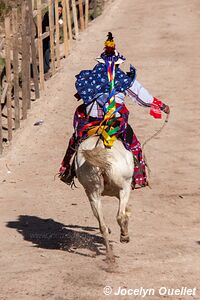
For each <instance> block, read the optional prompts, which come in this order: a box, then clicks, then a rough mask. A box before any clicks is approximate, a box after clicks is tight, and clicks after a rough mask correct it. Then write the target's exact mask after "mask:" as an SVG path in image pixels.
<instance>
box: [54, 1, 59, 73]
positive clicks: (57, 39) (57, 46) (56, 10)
mask: <svg viewBox="0 0 200 300" xmlns="http://www.w3.org/2000/svg"><path fill="white" fill-rule="evenodd" d="M55 14H56V59H57V68H59V67H60V26H59V15H58V0H55Z"/></svg>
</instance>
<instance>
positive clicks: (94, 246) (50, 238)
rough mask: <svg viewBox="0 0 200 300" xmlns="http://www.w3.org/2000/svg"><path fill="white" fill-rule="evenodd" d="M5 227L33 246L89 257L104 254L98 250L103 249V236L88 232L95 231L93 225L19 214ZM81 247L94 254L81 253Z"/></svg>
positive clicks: (96, 229)
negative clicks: (21, 236)
mask: <svg viewBox="0 0 200 300" xmlns="http://www.w3.org/2000/svg"><path fill="white" fill-rule="evenodd" d="M7 227H9V228H14V229H16V230H17V231H18V232H19V233H20V234H22V235H23V237H24V240H26V241H29V242H31V243H33V244H34V246H35V247H39V248H44V249H51V250H55V249H57V250H64V251H68V252H70V253H75V254H79V255H84V256H90V257H93V256H95V255H100V254H104V253H102V252H101V251H100V250H102V248H103V250H104V249H105V247H104V240H103V238H102V237H100V236H98V235H95V234H92V233H89V232H94V231H96V232H97V231H98V228H95V227H85V226H79V225H64V224H62V223H59V222H56V221H54V220H52V219H41V218H39V217H36V216H26V215H25V216H23V215H21V216H19V217H18V219H17V221H10V222H8V223H7ZM83 249H86V250H89V251H92V252H94V254H93V255H91V253H89V254H88V253H81V251H82V250H83ZM80 250H81V251H80ZM86 252H88V251H86ZM103 252H104V251H103Z"/></svg>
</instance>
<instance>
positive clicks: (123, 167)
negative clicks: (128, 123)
mask: <svg viewBox="0 0 200 300" xmlns="http://www.w3.org/2000/svg"><path fill="white" fill-rule="evenodd" d="M133 169H134V159H133V155H132V153H131V152H130V151H128V150H126V149H125V147H124V145H123V143H122V142H121V141H120V140H116V141H115V142H114V144H113V146H112V147H111V148H105V146H104V144H103V141H102V140H101V139H100V138H99V136H91V137H88V138H87V139H86V140H84V141H83V142H82V143H81V144H80V145H79V147H78V150H77V154H76V157H75V172H76V176H77V178H78V180H79V182H80V183H81V184H82V186H83V187H84V189H85V192H86V195H87V197H88V199H89V202H90V205H91V208H92V211H93V214H94V216H95V217H96V218H97V220H98V222H99V229H100V232H101V234H102V236H103V238H104V240H105V246H106V255H107V258H108V259H109V260H110V261H114V260H115V259H114V255H113V252H112V248H111V246H110V244H109V239H108V234H109V233H111V231H110V229H109V228H108V227H107V226H106V224H105V221H104V217H103V212H102V204H101V196H111V197H117V198H118V199H119V208H118V213H117V222H118V224H119V226H120V231H121V234H120V242H122V243H127V242H129V234H128V220H129V215H130V212H129V210H128V200H129V196H130V191H131V183H132V175H133Z"/></svg>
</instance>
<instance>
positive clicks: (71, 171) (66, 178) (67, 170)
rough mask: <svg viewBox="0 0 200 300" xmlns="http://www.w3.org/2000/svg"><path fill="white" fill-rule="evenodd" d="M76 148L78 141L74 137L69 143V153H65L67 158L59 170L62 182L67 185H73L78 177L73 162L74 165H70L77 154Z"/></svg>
mask: <svg viewBox="0 0 200 300" xmlns="http://www.w3.org/2000/svg"><path fill="white" fill-rule="evenodd" d="M75 146H76V141H75V138H74V135H73V136H72V137H71V139H70V141H69V145H68V148H67V151H66V153H65V156H64V158H63V161H62V163H61V166H60V169H59V177H60V180H61V181H63V182H65V183H66V184H71V183H72V181H73V178H74V176H75V175H76V174H75V168H74V164H73V162H72V164H70V162H71V159H72V157H73V155H74V153H75V152H76V150H75Z"/></svg>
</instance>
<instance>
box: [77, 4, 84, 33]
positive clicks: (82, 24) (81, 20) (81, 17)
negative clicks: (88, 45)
mask: <svg viewBox="0 0 200 300" xmlns="http://www.w3.org/2000/svg"><path fill="white" fill-rule="evenodd" d="M78 6H79V15H80V28H81V31H83V30H84V29H85V24H84V16H83V0H79V1H78Z"/></svg>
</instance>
